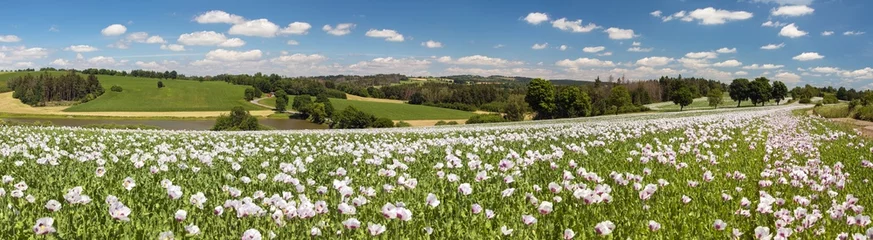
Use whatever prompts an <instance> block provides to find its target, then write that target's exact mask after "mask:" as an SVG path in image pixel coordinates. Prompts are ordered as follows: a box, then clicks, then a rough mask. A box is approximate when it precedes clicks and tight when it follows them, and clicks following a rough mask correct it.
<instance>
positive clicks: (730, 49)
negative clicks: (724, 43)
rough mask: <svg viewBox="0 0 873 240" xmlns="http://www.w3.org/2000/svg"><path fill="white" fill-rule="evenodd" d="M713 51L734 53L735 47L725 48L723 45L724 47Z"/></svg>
mask: <svg viewBox="0 0 873 240" xmlns="http://www.w3.org/2000/svg"><path fill="white" fill-rule="evenodd" d="M715 51H716V52H718V53H736V52H737V48H726V47H725V48H719V49H718V50H715Z"/></svg>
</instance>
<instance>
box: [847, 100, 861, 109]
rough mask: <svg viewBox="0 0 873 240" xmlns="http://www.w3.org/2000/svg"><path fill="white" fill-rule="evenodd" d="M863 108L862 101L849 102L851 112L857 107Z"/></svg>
mask: <svg viewBox="0 0 873 240" xmlns="http://www.w3.org/2000/svg"><path fill="white" fill-rule="evenodd" d="M858 106H861V100H858V99H855V100H852V101H849V111H851V110H855V108H856V107H858Z"/></svg>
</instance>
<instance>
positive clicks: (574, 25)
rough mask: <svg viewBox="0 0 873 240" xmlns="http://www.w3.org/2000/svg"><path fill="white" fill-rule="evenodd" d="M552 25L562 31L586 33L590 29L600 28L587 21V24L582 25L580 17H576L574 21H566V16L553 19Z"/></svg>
mask: <svg viewBox="0 0 873 240" xmlns="http://www.w3.org/2000/svg"><path fill="white" fill-rule="evenodd" d="M552 27H554V28H557V29H561V30H563V31H568V32H575V33H579V32H581V33H587V32H591V30H594V29H598V28H600V26H597V25H595V24H594V23H588V25H585V26H582V20H581V19H577V20H576V21H567V18H561V19H558V20H555V21H553V22H552Z"/></svg>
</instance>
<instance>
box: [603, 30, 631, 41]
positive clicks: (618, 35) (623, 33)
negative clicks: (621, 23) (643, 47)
mask: <svg viewBox="0 0 873 240" xmlns="http://www.w3.org/2000/svg"><path fill="white" fill-rule="evenodd" d="M603 32H605V33H607V34H609V39H613V40H622V39H631V38H634V37H635V36H636V35H634V30H633V29H621V28H614V27H611V28H608V29H606V30H604V31H603Z"/></svg>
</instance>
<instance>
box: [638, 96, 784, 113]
mask: <svg viewBox="0 0 873 240" xmlns="http://www.w3.org/2000/svg"><path fill="white" fill-rule="evenodd" d="M787 101H788V99H785V100H782V102H780V104H784V103H785V102H787ZM770 105H774V106H775V105H776V102H775V101H769V102H767V104H766V106H770ZM646 106H648V107H650V108H652V110H659V111H679V105H677V104H674V103H673V102H660V103H653V104H648V105H646ZM759 106H760V105H759ZM736 107H737V102H736V101H734V100H731V97H730V96H729V95H727V94H725V95H724V97H722V103H721V104H719V105H718V108H736ZM740 107H753V105H752V101H748V100H747V101H743V102H742V103H740ZM695 109H699V110H705V109H713V108H712V107H710V106H709V99H708V98H706V97H702V98H695V99H694V102H692V103H691V105H688V106H685V108H684V109H683V110H695Z"/></svg>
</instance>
